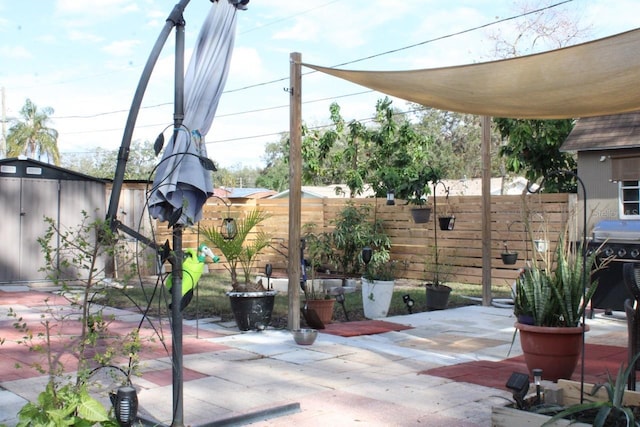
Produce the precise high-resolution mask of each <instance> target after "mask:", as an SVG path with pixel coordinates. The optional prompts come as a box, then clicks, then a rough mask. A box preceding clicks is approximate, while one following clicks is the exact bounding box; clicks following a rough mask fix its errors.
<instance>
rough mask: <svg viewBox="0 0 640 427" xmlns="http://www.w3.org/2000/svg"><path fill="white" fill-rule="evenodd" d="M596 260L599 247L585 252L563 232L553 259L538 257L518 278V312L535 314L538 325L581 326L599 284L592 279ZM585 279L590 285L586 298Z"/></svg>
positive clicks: (515, 309)
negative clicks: (596, 250) (549, 260)
mask: <svg viewBox="0 0 640 427" xmlns="http://www.w3.org/2000/svg"><path fill="white" fill-rule="evenodd" d="M595 260H596V252H595V251H594V252H593V253H591V254H589V255H585V254H584V249H583V248H582V247H581V246H580V247H576V246H575V245H571V244H568V243H566V237H565V236H562V237H561V238H560V239H559V240H558V245H557V247H556V252H555V259H554V260H553V263H551V262H548V263H542V262H535V260H534V263H533V265H532V266H530V267H528V268H526V269H525V271H524V272H523V273H522V275H521V276H520V277H519V278H518V280H517V281H516V298H515V301H514V314H516V315H529V316H532V317H533V320H534V325H536V326H564V327H575V326H578V325H579V323H580V320H581V318H582V314H583V312H584V309H585V307H586V306H587V304H588V303H589V301H590V300H591V297H592V296H593V294H594V292H595V290H596V288H597V285H598V283H597V280H596V281H593V282H591V281H590V279H589V275H591V274H592V271H593V267H594V263H595ZM583 263H584V264H583ZM583 265H584V274H583ZM585 274H586V275H587V277H585ZM585 283H590V285H589V287H588V289H587V291H586V296H585V299H584V300H583V287H584V285H585Z"/></svg>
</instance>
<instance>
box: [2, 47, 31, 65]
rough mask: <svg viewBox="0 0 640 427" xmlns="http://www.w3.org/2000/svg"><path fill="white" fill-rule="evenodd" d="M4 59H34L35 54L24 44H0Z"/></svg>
mask: <svg viewBox="0 0 640 427" xmlns="http://www.w3.org/2000/svg"><path fill="white" fill-rule="evenodd" d="M0 57H2V59H3V61H6V60H12V59H32V58H33V54H32V53H31V52H30V51H29V50H28V49H27V48H25V47H24V46H6V45H5V46H0Z"/></svg>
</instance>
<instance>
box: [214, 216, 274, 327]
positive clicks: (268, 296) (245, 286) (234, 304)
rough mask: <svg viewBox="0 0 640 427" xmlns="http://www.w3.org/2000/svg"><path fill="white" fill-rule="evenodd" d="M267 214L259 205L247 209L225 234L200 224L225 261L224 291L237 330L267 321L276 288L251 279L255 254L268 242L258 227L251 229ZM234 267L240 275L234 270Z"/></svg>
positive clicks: (266, 236) (269, 316) (269, 319)
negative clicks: (227, 283)
mask: <svg viewBox="0 0 640 427" xmlns="http://www.w3.org/2000/svg"><path fill="white" fill-rule="evenodd" d="M268 217H269V215H268V214H267V213H265V212H264V211H262V210H260V209H253V210H251V211H249V212H248V213H247V214H246V215H245V216H244V217H242V218H240V219H238V220H237V221H236V233H235V235H233V236H228V235H225V234H223V233H222V232H221V230H219V229H217V228H215V227H203V229H202V233H203V235H204V237H205V240H206V241H207V242H208V243H210V244H211V245H212V246H215V247H216V248H218V249H219V250H220V252H221V253H222V255H223V256H224V258H225V259H226V261H227V263H226V264H225V268H226V269H227V271H229V274H230V278H231V288H232V290H231V291H230V292H227V295H228V296H229V298H230V301H231V308H232V310H233V314H234V317H235V320H236V324H237V325H238V328H239V329H240V330H241V331H248V330H251V329H261V328H264V327H266V326H268V325H269V323H270V322H271V313H272V312H273V303H274V299H275V295H276V293H277V291H273V290H266V289H265V288H264V286H263V285H262V283H261V282H256V281H252V280H251V278H252V271H253V267H254V264H255V260H256V257H257V255H258V254H259V253H260V252H261V251H262V250H263V249H265V248H266V247H267V246H269V243H270V241H271V238H270V236H269V235H268V234H267V233H266V232H265V231H264V230H262V229H259V230H258V231H256V232H254V233H253V234H252V235H251V238H250V239H249V236H250V234H251V233H252V231H253V229H254V228H255V227H257V226H258V225H259V224H260V223H262V222H263V221H264V220H266V219H267V218H268ZM238 267H240V268H241V270H242V275H241V277H240V275H239V274H238Z"/></svg>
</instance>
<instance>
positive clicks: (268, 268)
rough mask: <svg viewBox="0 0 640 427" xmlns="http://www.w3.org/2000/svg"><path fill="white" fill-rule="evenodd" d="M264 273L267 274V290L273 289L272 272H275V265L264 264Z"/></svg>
mask: <svg viewBox="0 0 640 427" xmlns="http://www.w3.org/2000/svg"><path fill="white" fill-rule="evenodd" d="M264 274H265V275H266V276H267V290H269V289H271V274H273V265H272V264H266V265H265V266H264Z"/></svg>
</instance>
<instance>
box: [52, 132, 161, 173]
mask: <svg viewBox="0 0 640 427" xmlns="http://www.w3.org/2000/svg"><path fill="white" fill-rule="evenodd" d="M159 162H160V157H158V156H156V155H155V151H154V149H153V144H152V143H151V142H150V141H139V140H138V141H133V142H132V144H131V149H130V151H129V160H128V161H127V168H126V170H125V174H124V178H125V179H140V180H151V179H153V176H152V173H153V171H154V168H155V167H156V165H157V164H158V163H159ZM117 164H118V150H105V149H104V148H100V147H99V148H98V149H96V151H95V152H94V153H90V154H81V155H78V154H76V155H65V156H64V159H63V161H62V165H63V166H64V167H66V168H68V169H71V170H75V171H77V172H82V173H84V174H87V175H91V176H95V177H98V178H105V179H112V178H113V176H114V173H115V170H116V165H117Z"/></svg>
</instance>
